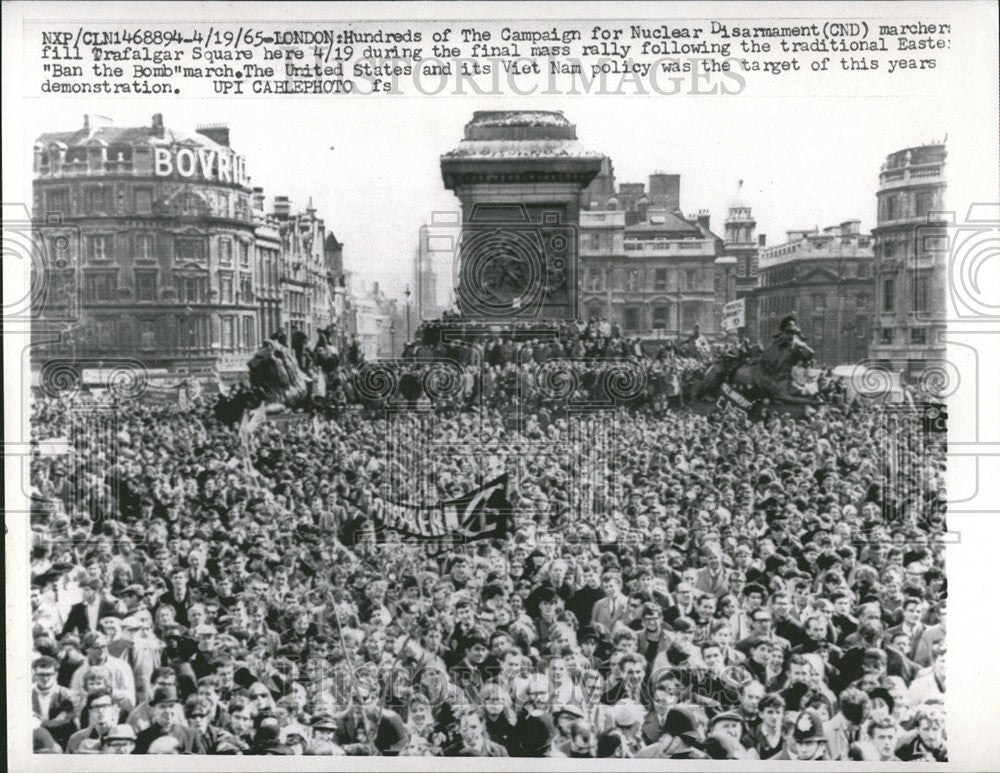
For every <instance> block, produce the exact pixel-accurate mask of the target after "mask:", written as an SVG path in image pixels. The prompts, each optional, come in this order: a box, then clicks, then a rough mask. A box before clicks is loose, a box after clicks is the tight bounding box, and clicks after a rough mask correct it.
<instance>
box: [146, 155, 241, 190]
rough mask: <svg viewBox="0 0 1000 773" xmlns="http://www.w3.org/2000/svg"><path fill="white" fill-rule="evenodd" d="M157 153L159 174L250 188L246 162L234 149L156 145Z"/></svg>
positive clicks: (155, 160) (155, 164)
mask: <svg viewBox="0 0 1000 773" xmlns="http://www.w3.org/2000/svg"><path fill="white" fill-rule="evenodd" d="M153 153H154V155H153V170H154V174H155V175H156V176H157V177H174V176H179V177H185V178H192V177H194V178H199V179H202V180H211V181H214V182H220V183H234V184H236V185H242V186H244V187H249V184H250V177H249V175H247V170H246V161H245V160H244V159H243V156H238V155H236V154H235V153H233V152H230V151H219V150H216V149H215V148H177V147H172V148H154V149H153Z"/></svg>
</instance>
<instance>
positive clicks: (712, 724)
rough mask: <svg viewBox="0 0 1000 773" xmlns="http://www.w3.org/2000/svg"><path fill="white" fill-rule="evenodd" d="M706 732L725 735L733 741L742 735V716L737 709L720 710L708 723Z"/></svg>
mask: <svg viewBox="0 0 1000 773" xmlns="http://www.w3.org/2000/svg"><path fill="white" fill-rule="evenodd" d="M708 732H709V733H716V734H720V735H727V736H729V737H731V738H732V739H733V740H735V741H737V742H738V741H739V740H740V738H741V737H742V736H743V716H742V715H741V714H740V713H739V712H738V711H722V712H719V713H718V714H716V715H715V716H714V717H712V719H711V720H709V723H708Z"/></svg>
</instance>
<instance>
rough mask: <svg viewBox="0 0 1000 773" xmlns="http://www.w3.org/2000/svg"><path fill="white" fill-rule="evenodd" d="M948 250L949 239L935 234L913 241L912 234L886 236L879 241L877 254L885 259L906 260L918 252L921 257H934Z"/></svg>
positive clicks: (927, 234) (925, 235)
mask: <svg viewBox="0 0 1000 773" xmlns="http://www.w3.org/2000/svg"><path fill="white" fill-rule="evenodd" d="M947 248H948V237H947V236H946V235H944V234H941V233H937V232H936V229H935V232H930V229H928V233H925V234H921V235H920V238H919V239H913V238H912V236H911V234H910V233H903V234H894V235H888V234H887V235H885V236H883V237H882V238H881V239H879V243H878V247H877V248H876V249H877V252H878V254H879V255H880V256H881V257H883V258H890V259H891V258H899V259H906V258H910V257H915V256H916V252H917V250H919V251H920V256H921V257H923V256H933V255H934V254H936V253H943V252H944V251H945V250H947Z"/></svg>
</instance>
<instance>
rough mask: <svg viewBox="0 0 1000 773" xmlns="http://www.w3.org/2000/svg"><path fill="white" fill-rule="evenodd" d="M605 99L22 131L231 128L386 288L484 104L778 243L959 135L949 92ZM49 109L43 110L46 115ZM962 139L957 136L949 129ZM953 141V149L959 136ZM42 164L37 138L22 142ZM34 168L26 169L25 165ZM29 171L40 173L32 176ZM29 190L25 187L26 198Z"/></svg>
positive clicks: (386, 104) (58, 114) (116, 111)
mask: <svg viewBox="0 0 1000 773" xmlns="http://www.w3.org/2000/svg"><path fill="white" fill-rule="evenodd" d="M611 106H612V105H611V103H610V102H609V101H608V100H607V99H593V98H579V97H578V98H567V97H556V98H552V99H551V100H550V99H539V98H534V99H506V98H504V99H474V98H435V99H419V98H400V99H380V100H376V99H364V98H360V99H333V98H331V99H327V100H324V99H320V98H312V99H298V98H287V99H282V100H281V101H280V102H279V101H275V102H272V103H271V104H270V105H267V106H264V105H262V103H261V102H260V101H253V100H225V101H224V100H222V99H204V100H197V101H195V100H183V99H179V98H173V99H170V100H161V101H154V100H148V101H147V100H144V99H142V100H140V99H131V100H127V101H126V100H124V99H120V100H116V101H115V102H113V103H108V102H107V101H106V100H101V101H94V102H89V101H87V100H78V99H61V100H58V101H55V100H51V101H42V100H32V107H33V109H32V110H31V112H30V114H29V115H28V116H26V117H25V122H24V134H25V136H26V140H27V142H28V143H30V141H31V139H33V138H34V137H35V136H37V134H39V133H41V132H44V131H59V130H72V129H74V128H77V127H80V126H82V122H83V114H84V113H97V114H103V115H107V116H108V117H110V118H111V119H113V121H114V123H116V124H118V125H142V124H147V123H149V121H150V119H151V116H152V114H153V113H154V112H162V113H163V115H164V123H165V124H166V125H167V126H169V127H171V128H175V129H179V130H182V131H184V130H187V131H191V130H193V129H194V128H195V126H196V125H197V124H202V123H216V122H222V123H228V125H229V126H230V129H231V144H232V146H233V148H234V149H235V150H236V151H237V152H238V153H241V154H243V155H244V156H245V157H246V163H247V168H248V170H249V172H250V175H251V176H252V178H253V184H254V185H261V186H263V187H264V189H265V193H266V195H267V196H268V197H269V198H270V197H272V196H274V195H279V194H284V195H288V196H290V197H291V198H292V200H293V202H294V205H295V206H296V207H301V206H304V205H305V204H306V203H307V201H308V197H309V196H312V197H313V202H314V204H315V206H316V207H317V209H318V210H319V213H320V214H321V216H322V217H324V218H325V220H326V225H327V228H328V229H330V230H332V231H333V232H334V233H335V234H336V235H337V238H338V239H340V240H341V241H342V242H344V244H345V263H346V266H347V268H348V269H350V270H352V271H355V272H357V273H358V274H360V275H362V276H365V277H367V278H369V279H372V280H378V281H379V282H381V283H382V286H383V287H384V288H385V289H386V291H387V292H389V293H390V294H398V293H401V292H402V290H403V287H404V285H405V284H406V283H407V282H409V281H412V279H411V276H412V274H411V266H412V257H413V254H414V250H415V248H416V243H417V231H418V229H419V227H420V225H421V224H422V223H424V222H427V221H429V220H430V217H431V213H432V212H434V211H436V210H447V209H449V208H454V207H456V206H457V199H455V197H454V196H453V195H452V194H451V193H450V192H449V191H446V190H445V189H444V185H443V183H442V181H441V174H440V167H439V157H440V155H441V154H442V153H444V152H446V151H448V150H449V149H451V148H452V147H454V146H455V145H456V144H457V143H458V142H459V140H460V139H461V138H462V129H463V126H464V125H465V123H466V122H467V121H468V120H469V118H470V117H471V116H472V113H473V111H474V110H483V109H514V108H524V109H528V108H530V109H552V110H562V111H563V112H564V113H565V115H566V117H567V118H568V119H569V120H570V121H572V122H573V123H575V124H576V125H577V134H578V136H579V138H580V140H581V141H582V142H583V143H584V145H586V146H587V147H588V148H592V149H594V150H597V151H600V152H602V153H605V154H606V155H608V156H610V157H611V159H612V161H613V162H614V168H615V174H616V178H617V181H618V182H619V183H621V182H640V181H641V182H646V181H647V178H648V175H649V174H650V173H651V172H654V171H658V170H659V171H664V172H669V173H677V174H680V175H681V207H682V209H683V210H684V212H685V213H690V212H694V211H696V210H698V209H703V208H704V209H708V210H710V212H711V215H712V221H711V222H712V227H713V229H715V230H716V232H717V233H719V234H720V235H721V234H722V224H723V221H724V220H725V216H726V207H727V204H728V202H729V201H730V199H731V198H732V196H733V194H734V192H735V190H736V185H737V180H739V179H743V180H744V181H745V183H744V197H745V199H746V200H747V201H748V202H749V203H750V204H751V206H752V207H753V212H754V215H755V216H756V218H757V223H758V233H763V234H766V235H767V240H768V244H778V243H781V242H782V241H783V239H784V232H785V231H786V230H787V229H793V228H809V227H812V226H814V225H818V226H820V227H821V228H822V227H824V226H827V225H832V224H835V223H839V222H841V221H843V220H848V219H860V220H861V225H862V228H863V229H864V230H868V229H870V228H871V227H872V226H873V225H874V211H875V190H876V186H877V180H878V172H879V166H880V164H881V163H882V161H883V160H884V158H885V156H886V155H887V154H888V153H890V152H893V151H895V150H898V149H900V148H903V147H907V146H910V145H914V144H919V143H921V142H923V141H926V140H929V139H938V140H939V139H941V138H942V137H943V136H944V134H945V132H946V131H949V126H948V123H949V121H950V119H951V118H952V116H950V115H948V114H946V112H945V111H943V110H942V109H941V103H940V100H938V99H934V98H921V97H908V98H898V99H897V98H891V97H887V98H883V99H878V100H875V99H858V100H850V99H845V98H844V97H829V98H818V97H817V98H812V99H803V98H802V97H797V98H795V99H783V98H776V97H771V98H750V97H745V98H735V99H734V98H715V99H713V98H707V99H706V98H704V97H701V98H689V97H678V96H672V97H669V98H631V99H621V98H615V99H614V103H613V109H609V108H610V107H611ZM34 108H37V109H34ZM950 130H951V131H952V132H953V136H954V131H955V130H954V129H950ZM950 144H951V143H949V145H950ZM25 154H26V158H27V159H29V160H28V163H29V164H30V144H29V145H28V146H27V147H26V148H25ZM29 170H30V166H29ZM29 174H30V171H29ZM25 195H28V192H27V191H26V192H25Z"/></svg>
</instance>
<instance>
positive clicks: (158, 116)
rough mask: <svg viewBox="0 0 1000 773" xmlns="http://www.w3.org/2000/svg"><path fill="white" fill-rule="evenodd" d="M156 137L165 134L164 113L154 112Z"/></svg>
mask: <svg viewBox="0 0 1000 773" xmlns="http://www.w3.org/2000/svg"><path fill="white" fill-rule="evenodd" d="M152 134H153V136H154V137H162V136H163V113H153V131H152Z"/></svg>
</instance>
